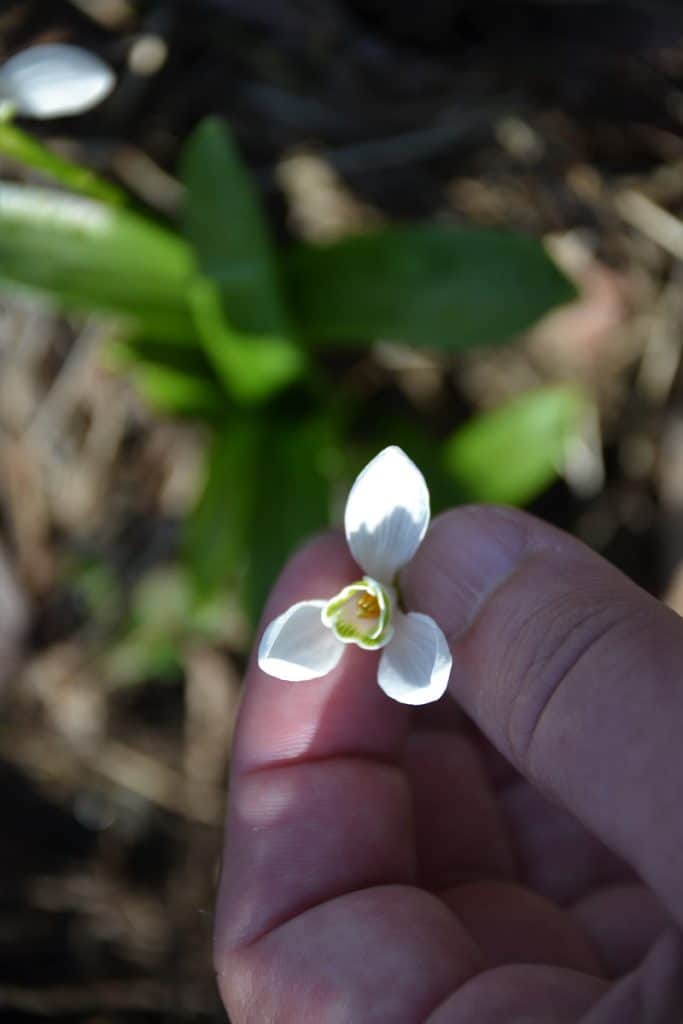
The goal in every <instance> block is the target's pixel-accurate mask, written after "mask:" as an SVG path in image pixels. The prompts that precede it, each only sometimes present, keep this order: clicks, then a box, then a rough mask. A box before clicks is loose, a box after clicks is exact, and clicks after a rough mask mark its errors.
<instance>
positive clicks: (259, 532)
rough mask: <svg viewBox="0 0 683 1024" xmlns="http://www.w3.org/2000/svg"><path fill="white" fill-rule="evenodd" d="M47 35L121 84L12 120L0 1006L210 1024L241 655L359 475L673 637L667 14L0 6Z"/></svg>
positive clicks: (5, 47) (1, 136)
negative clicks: (81, 103) (622, 597)
mask: <svg viewBox="0 0 683 1024" xmlns="http://www.w3.org/2000/svg"><path fill="white" fill-rule="evenodd" d="M45 43H67V44H74V45H77V46H79V47H83V48H85V49H86V50H88V51H89V52H90V53H92V54H95V55H97V56H98V57H99V58H101V59H102V60H103V61H105V62H106V64H107V65H108V66H109V67H110V68H111V69H112V70H113V72H114V73H115V76H116V82H115V85H114V88H113V90H112V91H111V92H110V94H109V95H108V97H107V98H106V99H105V100H104V101H103V102H102V103H101V104H99V105H97V106H96V107H94V108H93V109H90V110H88V111H86V112H83V113H81V114H79V115H73V116H65V117H58V118H56V119H51V120H43V119H40V118H28V117H22V116H21V110H17V112H16V113H17V116H16V117H14V118H10V117H8V118H7V119H6V120H5V121H4V122H2V124H0V286H1V288H0V809H1V813H2V828H0V1016H1V1017H2V1019H3V1020H8V1021H14V1020H16V1021H27V1022H30V1021H41V1020H45V1019H56V1020H59V1021H69V1022H71V1021H74V1022H75V1021H84V1022H85V1021H88V1022H92V1024H95V1022H98V1024H103V1022H107V1024H108V1022H119V1021H153V1022H156V1021H159V1022H161V1021H169V1022H176V1021H177V1022H181V1021H214V1020H215V1021H219V1020H222V1019H224V1015H223V1013H222V1011H221V1009H220V1008H219V1004H218V1001H217V997H216V995H215V988H214V984H213V978H212V973H213V972H212V967H211V956H210V938H211V926H212V904H213V893H214V888H215V883H216V879H217V869H218V868H217V865H218V856H219V851H220V846H221V842H222V823H221V822H222V813H223V800H224V791H225V785H226V779H227V775H228V770H229V757H230V741H231V733H232V728H233V723H234V718H235V712H236V707H237V702H238V699H239V690H240V675H241V672H242V668H243V665H244V660H245V656H246V654H247V653H248V650H249V645H250V641H251V637H252V635H253V629H254V627H255V623H256V621H257V619H258V612H259V609H260V606H261V603H262V600H263V597H264V594H265V593H266V592H267V589H268V586H269V585H270V583H271V582H272V579H273V577H274V575H275V574H276V573H277V571H278V569H279V567H280V566H281V564H282V562H283V560H284V559H285V558H286V556H287V554H288V553H289V552H290V551H291V550H292V549H293V548H294V547H295V546H296V545H297V544H298V543H299V542H300V541H301V539H302V538H303V537H304V536H306V535H307V534H308V533H309V532H310V531H311V530H313V529H317V528H319V527H322V526H324V525H325V524H327V523H329V522H338V521H339V515H340V511H341V509H343V501H344V497H345V494H346V490H347V488H348V486H349V483H350V482H351V481H352V480H353V477H354V474H355V473H356V472H357V471H358V469H360V468H361V466H362V465H363V464H364V463H365V462H366V461H367V459H368V458H369V457H370V456H371V455H372V454H374V453H375V452H376V451H377V450H379V448H380V447H383V446H384V445H385V444H388V443H392V442H397V443H400V444H402V445H403V446H404V447H405V448H406V450H407V451H408V452H409V454H411V455H412V456H413V458H414V459H415V460H416V461H417V462H418V464H419V465H420V466H421V468H422V469H423V470H424V472H425V475H426V476H427V479H428V482H429V483H430V486H431V488H432V494H433V499H434V506H435V510H437V511H438V509H439V508H443V507H446V506H448V505H452V504H456V503H458V502H460V501H463V500H471V499H476V500H494V501H502V502H509V503H512V504H520V505H523V506H526V507H529V508H531V510H532V511H534V512H535V513H536V514H538V515H540V516H542V517H544V518H545V519H547V520H549V521H551V522H553V523H555V524H557V525H559V526H561V527H563V528H565V529H568V530H570V531H572V532H573V533H575V534H576V535H578V536H579V537H581V538H582V539H583V540H585V541H586V543H588V544H589V545H591V546H592V547H593V548H595V549H596V550H598V551H600V552H601V553H602V554H604V555H605V556H606V557H607V558H609V559H610V560H611V561H613V562H614V563H615V564H616V565H618V566H619V567H620V568H621V569H623V570H624V571H625V572H626V573H628V574H629V575H630V576H632V577H633V578H634V579H636V580H637V581H638V582H639V583H640V584H641V585H643V586H644V587H646V588H647V589H648V590H650V591H651V592H653V593H655V594H657V595H658V596H660V597H662V598H663V599H665V600H667V601H668V602H669V603H670V604H671V605H672V606H673V607H674V608H676V609H677V610H679V611H681V612H683V376H682V370H681V344H682V340H683V335H682V327H683V291H682V290H681V280H682V273H683V271H682V267H681V257H683V223H682V221H681V219H680V217H681V214H682V212H683V10H682V9H681V7H680V4H679V3H678V2H677V0H671V2H669V3H667V2H664V0H631V2H626V0H622V2H618V0H614V2H608V0H603V2H592V0H575V2H569V0H565V2H563V0H527V2H518V0H499V2H498V3H492V2H488V3H486V2H482V0H477V2H470V0H422V2H421V3H420V4H419V5H415V4H412V3H407V2H403V0H393V2H388V0H386V2H385V0H315V2H311V0H214V2H210V0H206V2H202V0H193V2H185V3H183V2H175V3H174V2H170V0H147V2H134V0H51V2H50V3H46V2H44V0H43V2H41V0H5V2H4V3H2V4H1V5H0V62H5V61H7V60H8V58H10V57H11V56H12V55H14V54H17V53H19V52H21V51H23V50H25V49H26V48H28V47H32V46H35V45H38V44H45ZM2 81H3V79H2V64H1V63H0V97H1V95H2ZM209 116H211V120H209V121H207V120H205V119H206V118H207V117H209ZM32 147H33V148H32ZM78 193H82V194H84V195H85V196H86V197H87V198H85V199H83V198H77V194H78ZM74 203H76V205H74ZM78 204H81V205H78ZM83 204H85V205H83ZM259 206H260V207H261V208H262V210H263V215H262V216H261V214H260V212H259ZM245 211H246V212H245ZM233 224H234V225H235V229H234V231H233ZM501 232H503V234H501ZM347 239H352V240H353V241H352V242H351V243H350V244H349V243H347V241H346V240H347ZM320 247H323V248H322V249H321V248H320ZM245 253H247V256H244V254H245ZM243 256H244V259H245V264H244V266H245V267H246V270H244V268H242V269H240V268H241V263H240V261H241V260H242V257H243ZM254 267H256V268H257V269H256V271H254V272H253V273H252V271H253V268H254ZM242 270H244V273H242ZM250 275H251V276H250ZM245 281H246V283H245ZM174 303H175V305H174Z"/></svg>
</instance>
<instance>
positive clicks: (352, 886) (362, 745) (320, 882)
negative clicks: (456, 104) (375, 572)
mask: <svg viewBox="0 0 683 1024" xmlns="http://www.w3.org/2000/svg"><path fill="white" fill-rule="evenodd" d="M357 575H358V568H357V566H356V565H355V563H354V562H353V561H352V560H351V559H350V557H349V555H348V553H347V550H346V546H345V544H344V543H343V540H342V539H341V537H339V536H336V535H328V536H324V537H322V538H319V539H318V540H316V541H314V542H313V543H311V544H310V545H309V546H307V547H306V548H304V549H303V550H302V551H301V552H300V553H299V554H298V555H297V556H296V557H295V558H294V559H293V560H292V562H291V563H290V564H289V566H288V567H287V568H286V570H285V572H284V574H283V576H282V577H281V579H280V581H279V583H278V585H277V586H276V588H275V591H274V593H273V595H272V599H271V601H270V603H269V605H268V608H267V610H266V614H265V617H264V618H265V621H266V622H268V621H270V620H271V619H272V618H273V617H275V616H276V615H278V614H280V613H281V612H282V611H283V610H285V609H286V608H287V607H288V606H290V605H291V604H293V603H295V602H297V601H300V600H304V599H314V598H324V597H329V596H330V595H331V594H334V593H336V592H338V591H339V589H340V588H341V587H342V586H343V585H344V584H345V583H348V582H350V581H351V580H353V579H354V578H355V577H357ZM376 672H377V661H376V655H375V654H373V653H371V652H368V651H361V650H359V649H357V648H355V647H350V648H349V649H347V650H346V651H345V654H344V656H343V658H342V661H341V662H340V664H339V665H338V666H337V668H336V669H334V670H333V671H332V672H331V673H330V674H329V675H328V676H326V677H324V678H322V679H314V680H311V681H308V682H295V683H292V682H283V681H281V680H278V679H273V678H271V677H270V676H267V675H265V674H263V673H262V672H261V671H260V670H259V668H258V666H257V665H256V663H255V661H252V664H251V665H250V668H249V670H248V673H247V679H246V692H245V698H244V702H243V707H242V709H241V713H240V718H239V723H238V728H237V736H236V747H235V752H234V761H233V773H232V778H231V792H230V800H229V813H228V825H227V841H226V851H225V859H224V866H223V874H222V881H221V887H220V894H219V902H218V916H217V926H216V963H217V968H218V973H219V984H220V985H221V989H222V993H223V996H224V999H225V1001H226V1004H227V1005H228V1009H229V1010H232V1011H233V1012H234V1013H235V1014H238V1013H240V1012H241V1011H242V1010H243V1007H244V1005H245V1001H246V1000H249V999H251V1003H250V1005H251V1006H252V1008H253V1001H254V998H255V997H254V992H255V990H257V989H259V982H258V981H257V980H256V979H257V978H260V979H261V982H260V995H261V997H262V998H263V999H265V1000H266V1002H267V1001H268V999H273V998H275V999H280V1000H281V1002H280V1004H279V1005H280V1007H281V1008H282V1007H283V1006H284V1003H285V1002H286V1000H287V992H290V990H291V985H292V982H291V978H292V976H293V974H294V973H295V971H294V966H293V964H294V962H295V960H296V958H297V957H300V956H302V955H309V956H310V958H311V962H310V963H307V967H306V970H305V972H304V977H305V982H302V984H307V985H309V986H311V987H312V988H315V985H316V984H317V983H318V984H319V983H320V981H319V973H318V971H317V970H316V968H319V969H320V970H322V971H324V970H326V966H325V963H324V957H323V961H316V966H315V967H314V965H313V960H314V959H315V956H316V950H323V949H324V950H325V951H326V955H327V957H328V958H330V957H333V959H334V970H335V978H336V979H340V980H339V982H338V983H339V985H340V986H341V990H342V991H343V993H344V995H343V997H341V998H343V999H344V1000H346V1001H347V1002H349V1005H364V1004H365V1005H367V1001H368V1000H369V1001H370V1002H371V1003H372V1002H373V1001H374V1003H375V1004H376V1005H377V1006H380V1005H384V1006H385V1008H386V1000H387V998H389V997H391V998H392V999H393V998H396V999H397V1000H398V1001H399V1002H398V1003H397V1005H400V1006H401V1012H400V1015H398V1013H396V1014H395V1015H392V1013H393V1011H392V1010H391V1009H389V1010H388V1012H389V1016H386V1017H384V1018H381V1019H387V1020H388V1019H391V1020H396V1021H398V1020H402V1019H415V1018H416V1017H417V1016H418V1015H419V1011H420V1010H421V1008H422V1007H423V1006H425V1005H434V1004H435V1002H436V1000H437V999H438V997H439V996H440V995H442V994H444V993H446V992H448V991H449V990H450V989H452V988H454V987H455V986H456V985H457V984H459V983H460V982H462V981H463V980H464V978H466V977H468V976H469V974H470V973H471V972H472V970H473V964H474V961H475V959H476V953H475V949H474V944H473V943H472V941H471V939H470V938H469V937H468V936H467V935H466V933H465V931H464V929H463V928H462V926H460V925H459V924H458V923H457V922H456V920H455V919H454V918H453V917H452V915H451V914H450V913H449V912H448V911H447V909H446V908H445V907H444V906H443V905H442V904H441V903H440V902H439V901H438V900H436V899H435V898H434V897H432V896H430V895H429V894H427V893H420V892H418V891H417V890H412V889H408V888H407V887H406V885H407V884H409V883H411V882H413V880H414V877H415V844H414V836H413V826H412V797H411V791H410V787H409V784H408V780H407V778H406V777H405V775H404V773H403V771H402V769H401V767H400V764H399V762H400V760H401V758H402V754H403V750H404V745H405V740H406V738H407V733H408V730H409V726H410V721H411V716H410V709H409V708H408V707H406V706H403V705H400V704H397V703H395V702H393V701H391V700H389V699H388V698H387V697H386V696H385V695H384V694H383V693H382V691H381V690H380V689H379V687H378V685H377V682H376ZM408 921H409V922H410V927H409V928H408V927H407V923H408ZM288 936H289V937H288ZM390 941H391V956H390V957H389V958H388V959H386V960H385V959H383V956H382V954H383V951H384V949H386V947H387V944H388V943H389V942H390ZM307 944H310V954H309V953H308V950H303V951H302V945H303V946H305V945H307ZM459 954H460V955H459ZM416 962H419V963H420V972H419V975H418V976H417V977H415V974H414V964H415V963H416ZM402 965H403V966H402ZM316 978H318V982H316ZM266 979H267V980H266ZM274 993H275V995H274ZM290 997H291V992H290ZM311 998H313V997H312V996H311ZM307 1002H308V1000H307V998H306V996H305V995H304V993H302V992H301V991H299V992H298V994H297V996H296V999H295V1002H294V1006H295V1007H296V1010H297V1013H299V1014H301V1013H302V1007H303V1006H304V1005H307ZM268 1005H270V1004H269V1003H268ZM411 1006H412V1010H411ZM262 1008H263V1004H262ZM404 1012H405V1013H406V1016H405V1018H404V1016H403V1014H404ZM411 1013H412V1016H411ZM259 1019H267V1013H266V1011H265V1009H264V1010H263V1016H262V1017H260V1018H259ZM281 1019H289V1018H287V1016H286V1013H283V1015H282V1017H281ZM292 1019H302V1018H301V1016H299V1017H296V1018H292ZM312 1019H323V1017H322V1015H321V1014H320V1015H319V1016H316V1017H314V1018H312ZM344 1019H359V1018H358V1017H355V1018H354V1017H353V1015H351V1016H349V1017H348V1018H346V1017H345V1018H344ZM363 1019H368V1020H370V1019H374V1018H371V1017H367V1018H363ZM378 1019H380V1018H378Z"/></svg>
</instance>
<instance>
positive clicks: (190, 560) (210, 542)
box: [184, 415, 263, 596]
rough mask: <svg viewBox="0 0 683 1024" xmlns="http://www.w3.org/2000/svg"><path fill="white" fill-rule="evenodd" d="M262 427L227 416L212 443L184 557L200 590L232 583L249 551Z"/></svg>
mask: <svg viewBox="0 0 683 1024" xmlns="http://www.w3.org/2000/svg"><path fill="white" fill-rule="evenodd" d="M262 434H263V428H262V426H261V423H260V421H259V420H258V419H256V418H254V417H250V416H247V415H245V416H242V417H239V418H237V417H235V418H230V419H229V420H226V421H225V422H224V423H223V424H222V425H221V428H220V429H219V430H218V432H217V434H216V436H215V438H214V441H213V443H212V445H211V447H210V448H209V451H208V454H207V462H206V470H205V474H206V480H205V484H204V490H203V492H202V495H201V497H200V499H199V502H198V504H197V507H196V508H195V510H194V512H193V513H192V515H191V516H190V518H189V520H188V522H187V526H186V534H185V547H184V553H185V562H186V564H187V567H188V570H189V572H190V575H191V578H192V582H193V585H194V588H195V590H196V592H197V593H198V594H199V595H202V596H204V595H206V594H210V593H212V592H216V591H218V590H221V589H222V588H223V587H225V586H226V584H227V583H228V582H232V583H233V584H234V583H235V582H236V581H237V579H238V578H239V576H240V574H241V572H242V570H243V569H244V566H245V560H246V558H247V556H248V552H249V542H250V533H251V520H252V513H253V508H254V505H255V501H256V496H255V490H256V487H257V486H258V484H257V478H258V474H259V473H260V472H261V471H262V466H261V455H262V449H263V442H262Z"/></svg>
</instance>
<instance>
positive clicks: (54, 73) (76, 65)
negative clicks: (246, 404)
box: [0, 43, 116, 118]
mask: <svg viewBox="0 0 683 1024" xmlns="http://www.w3.org/2000/svg"><path fill="white" fill-rule="evenodd" d="M115 82H116V79H115V76H114V72H113V71H112V70H111V68H109V67H108V66H107V65H106V64H105V63H104V61H102V60H100V58H99V57H96V56H95V55H94V54H93V53H89V52H88V51H87V50H82V49H81V48H80V47H78V46H64V45H62V44H61V43H50V44H47V45H45V46H31V47H30V48H29V49H28V50H22V52H21V53H18V54H16V55H15V56H14V57H11V58H10V59H9V60H8V61H7V63H6V64H4V65H3V67H2V69H0V98H2V99H3V100H7V101H9V102H10V103H11V104H12V106H13V107H14V108H15V109H16V111H17V113H19V114H22V115H24V116H25V117H40V118H50V117H67V116H70V115H71V114H82V113H83V111H85V110H89V109H90V108H91V107H94V106H96V105H97V104H98V103H100V102H101V101H102V100H103V99H104V98H105V96H107V95H108V94H109V93H110V92H111V90H112V89H113V88H114V84H115Z"/></svg>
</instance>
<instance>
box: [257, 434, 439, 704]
mask: <svg viewBox="0 0 683 1024" xmlns="http://www.w3.org/2000/svg"><path fill="white" fill-rule="evenodd" d="M429 514H430V513H429V491H428V490H427V485H426V483H425V480H424V477H423V476H422V473H421V472H420V471H419V469H418V468H417V466H416V465H415V464H414V463H413V462H412V461H411V460H410V459H409V458H408V456H407V455H406V454H405V452H403V451H402V450H401V449H400V448H396V447H391V448H385V449H384V451H382V452H380V453H379V455H377V456H376V457H375V458H374V459H373V460H372V462H370V463H369V465H367V466H366V467H365V469H364V470H363V471H362V473H361V474H360V475H359V476H358V478H357V479H356V482H355V483H354V485H353V487H352V488H351V492H350V494H349V497H348V500H347V502H346V512H345V516H344V526H345V530H346V540H347V542H348V545H349V548H350V549H351V554H352V555H353V557H354V558H355V560H356V562H357V563H358V565H359V566H360V567H361V568H362V570H363V572H364V573H365V574H366V575H365V576H363V578H362V579H361V580H357V581H356V582H354V583H350V584H349V585H348V586H346V587H344V588H343V589H342V590H341V591H340V592H339V593H338V594H335V595H333V596H332V597H330V598H329V600H327V601H300V602H299V603H298V604H295V605H292V607H291V608H288V609H287V611H286V612H284V613H283V614H282V615H280V616H279V617H278V618H277V619H275V620H274V621H273V622H271V623H270V625H269V626H268V627H267V629H266V631H265V633H264V634H263V637H262V639H261V644H260V646H259V652H258V663H259V667H260V668H261V669H262V671H264V672H266V673H267V674H268V675H271V676H276V677H277V678H279V679H287V680H292V681H299V680H304V679H314V678H316V677H317V676H323V675H326V674H327V673H328V672H330V671H331V670H332V669H333V668H334V667H335V665H337V663H338V662H339V660H340V658H341V656H342V654H343V652H344V645H345V644H356V645H357V646H358V647H362V648H364V649H366V650H369V651H375V650H379V649H382V655H381V657H380V660H379V668H378V672H377V682H378V683H379V685H380V687H381V688H382V690H384V692H385V693H386V694H387V696H388V697H392V698H393V699H394V700H397V701H400V702H401V703H403V704H428V703H429V702H430V701H434V700H438V698H439V697H441V696H442V694H443V693H444V691H445V689H446V686H447V685H448V679H449V676H450V672H451V665H452V658H451V653H450V651H449V649H448V644H447V643H446V638H445V636H444V635H443V633H442V632H441V630H440V629H439V627H438V626H437V624H436V623H435V622H434V620H433V619H431V618H429V616H427V615H422V614H420V613H419V612H407V613H406V612H404V611H402V610H401V608H400V606H399V602H398V596H397V592H396V576H397V573H398V572H399V571H400V570H401V569H402V568H403V567H404V566H405V565H407V564H408V562H409V561H410V560H411V558H412V557H413V555H414V554H415V552H416V551H417V549H418V547H419V545H420V543H421V542H422V538H423V537H424V535H425V533H426V530H427V526H428V524H429Z"/></svg>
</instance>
